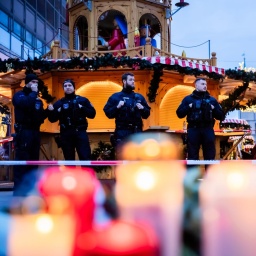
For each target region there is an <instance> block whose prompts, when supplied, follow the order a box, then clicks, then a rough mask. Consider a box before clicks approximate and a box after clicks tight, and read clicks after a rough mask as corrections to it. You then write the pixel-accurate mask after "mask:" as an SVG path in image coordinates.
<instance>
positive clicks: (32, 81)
mask: <svg viewBox="0 0 256 256" xmlns="http://www.w3.org/2000/svg"><path fill="white" fill-rule="evenodd" d="M38 82H39V79H38V77H37V76H36V75H35V74H28V75H26V78H25V86H24V88H23V90H21V91H18V92H16V93H15V94H14V96H13V99H12V103H13V106H14V118H15V124H14V128H15V137H14V147H15V160H39V151H40V130H39V129H40V125H41V124H42V123H43V122H44V120H45V118H46V117H47V111H46V110H44V108H43V102H42V100H41V99H40V98H39V97H38V92H39V90H38ZM34 168H35V166H31V165H30V166H29V165H28V166H14V169H13V171H14V192H13V194H14V195H15V196H25V195H26V194H27V192H28V190H29V189H31V186H28V187H26V186H25V185H24V183H23V181H24V178H25V176H26V175H28V174H30V173H31V172H32V170H34ZM22 183H23V184H22Z"/></svg>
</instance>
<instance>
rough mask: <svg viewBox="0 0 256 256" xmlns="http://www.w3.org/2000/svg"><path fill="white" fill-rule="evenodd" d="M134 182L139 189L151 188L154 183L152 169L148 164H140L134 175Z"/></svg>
mask: <svg viewBox="0 0 256 256" xmlns="http://www.w3.org/2000/svg"><path fill="white" fill-rule="evenodd" d="M135 184H136V186H137V187H138V188H139V189H141V190H151V189H153V188H154V187H155V185H156V177H155V175H154V169H152V168H151V167H150V166H141V167H140V168H139V169H138V172H137V175H136V176H135Z"/></svg>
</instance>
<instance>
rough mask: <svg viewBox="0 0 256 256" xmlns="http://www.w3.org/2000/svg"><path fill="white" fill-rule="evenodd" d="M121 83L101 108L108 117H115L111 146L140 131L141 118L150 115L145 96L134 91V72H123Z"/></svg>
mask: <svg viewBox="0 0 256 256" xmlns="http://www.w3.org/2000/svg"><path fill="white" fill-rule="evenodd" d="M122 83H123V89H122V91H121V92H117V93H114V94H113V95H112V96H110V97H109V99H108V101H107V103H106V105H105V106H104V109H103V110H104V112H105V114H106V116H107V117H108V118H115V123H116V128H115V133H114V140H113V141H112V144H113V146H117V145H118V144H119V143H120V142H122V141H123V140H124V139H125V138H126V137H127V136H129V135H130V134H133V133H137V132H142V125H143V122H142V119H147V118H148V117H149V115H150V107H149V106H148V104H147V102H146V100H145V98H144V97H143V96H142V95H141V94H139V93H135V92H134V89H135V85H134V74H133V73H124V74H123V75H122Z"/></svg>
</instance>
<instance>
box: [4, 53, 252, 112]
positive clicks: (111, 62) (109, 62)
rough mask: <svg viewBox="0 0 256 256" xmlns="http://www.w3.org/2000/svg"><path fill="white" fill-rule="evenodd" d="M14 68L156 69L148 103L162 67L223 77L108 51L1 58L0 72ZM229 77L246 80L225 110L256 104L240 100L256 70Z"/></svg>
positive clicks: (229, 73) (224, 105) (232, 72)
mask: <svg viewBox="0 0 256 256" xmlns="http://www.w3.org/2000/svg"><path fill="white" fill-rule="evenodd" d="M10 65H11V67H12V69H13V70H15V71H18V70H22V69H26V70H27V72H33V70H40V71H41V72H43V73H44V72H49V71H52V70H60V69H62V70H70V69H83V70H85V71H94V70H98V69H99V68H101V67H109V66H111V67H113V68H118V67H123V66H126V67H130V68H132V69H134V70H138V69H140V70H144V69H148V70H153V71H154V73H153V77H152V79H151V81H150V85H149V87H148V93H147V96H148V100H149V102H151V103H152V102H155V99H156V96H157V91H158V88H159V83H160V82H161V81H162V79H161V76H162V75H163V70H164V69H165V70H173V71H176V72H179V73H180V74H184V75H191V76H195V77H198V76H201V75H204V76H207V77H209V78H210V79H214V80H223V79H224V77H223V76H222V75H220V74H217V73H215V72H211V73H210V72H208V71H205V70H204V71H202V70H199V69H196V68H194V69H193V68H190V67H181V66H179V65H165V64H160V63H154V64H152V63H150V62H149V61H147V60H144V59H143V60H142V59H139V58H130V57H128V56H122V57H113V56H112V54H105V55H104V56H101V57H97V56H96V57H94V58H86V57H85V58H80V57H74V58H71V59H69V60H57V61H49V60H45V59H40V58H39V59H38V58H34V60H31V59H27V60H24V61H23V60H19V59H12V58H10V59H8V60H1V59H0V72H4V73H6V72H7V70H8V66H10ZM225 74H226V77H227V78H229V79H234V80H241V82H242V83H243V85H242V86H239V87H238V88H236V89H235V90H234V91H233V92H232V93H231V94H229V98H228V99H226V100H224V101H222V103H221V106H222V108H223V109H224V112H225V114H227V113H228V112H230V111H233V110H235V109H237V110H241V109H246V107H250V106H253V105H255V104H256V98H254V99H251V100H249V101H248V102H247V104H246V105H241V104H240V103H239V99H240V98H241V96H243V94H244V93H245V91H246V90H247V89H248V88H249V82H252V81H253V82H256V72H246V71H244V70H231V69H229V70H226V71H225Z"/></svg>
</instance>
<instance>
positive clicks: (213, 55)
mask: <svg viewBox="0 0 256 256" xmlns="http://www.w3.org/2000/svg"><path fill="white" fill-rule="evenodd" d="M211 66H214V67H216V66H217V57H216V52H212V58H211Z"/></svg>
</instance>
